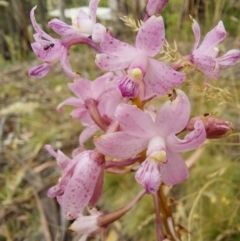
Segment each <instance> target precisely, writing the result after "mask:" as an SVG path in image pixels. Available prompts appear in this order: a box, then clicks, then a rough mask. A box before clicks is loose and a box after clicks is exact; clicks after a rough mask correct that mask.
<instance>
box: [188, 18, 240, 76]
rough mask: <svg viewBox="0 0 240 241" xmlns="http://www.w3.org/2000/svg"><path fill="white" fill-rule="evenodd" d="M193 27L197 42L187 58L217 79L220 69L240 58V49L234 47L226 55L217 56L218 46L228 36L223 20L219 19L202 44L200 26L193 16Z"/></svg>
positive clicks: (206, 74)
mask: <svg viewBox="0 0 240 241" xmlns="http://www.w3.org/2000/svg"><path fill="white" fill-rule="evenodd" d="M192 29H193V33H194V36H195V43H194V46H193V49H192V52H191V54H190V55H189V56H186V59H187V60H189V61H190V62H191V63H192V64H193V65H194V66H195V67H196V68H197V69H198V70H200V71H201V72H202V73H203V74H204V75H205V76H206V77H210V78H213V79H217V78H218V77H219V71H220V69H224V68H228V67H229V66H232V65H235V64H236V62H237V61H238V60H239V58H240V50H238V49H232V50H230V51H228V52H227V53H226V54H225V55H223V56H221V57H217V55H218V48H217V47H216V46H217V44H218V43H220V42H221V41H222V40H223V39H224V38H225V37H226V30H225V28H224V25H223V22H222V21H219V23H218V24H217V26H216V27H215V28H213V29H212V30H211V31H210V32H208V33H207V35H206V36H205V38H204V39H203V41H202V43H201V44H200V45H199V42H200V37H201V36H200V32H201V31H200V27H199V25H198V23H197V22H196V20H195V19H193V18H192Z"/></svg>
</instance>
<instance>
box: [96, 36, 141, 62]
mask: <svg viewBox="0 0 240 241" xmlns="http://www.w3.org/2000/svg"><path fill="white" fill-rule="evenodd" d="M100 46H101V48H102V50H103V52H105V53H107V54H112V55H117V56H123V57H124V58H129V56H131V57H132V59H133V58H134V57H135V56H136V55H137V54H138V51H137V50H136V49H135V48H134V47H133V46H131V45H129V44H127V43H125V42H122V41H120V40H118V39H115V38H113V37H112V36H110V35H109V34H107V33H105V34H104V35H103V39H102V41H101V43H100Z"/></svg>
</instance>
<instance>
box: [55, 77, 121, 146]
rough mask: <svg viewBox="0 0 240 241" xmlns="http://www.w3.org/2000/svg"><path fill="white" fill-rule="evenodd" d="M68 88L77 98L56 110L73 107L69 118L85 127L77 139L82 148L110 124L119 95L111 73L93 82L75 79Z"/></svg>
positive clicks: (63, 103)
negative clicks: (95, 134)
mask: <svg viewBox="0 0 240 241" xmlns="http://www.w3.org/2000/svg"><path fill="white" fill-rule="evenodd" d="M68 87H69V89H70V90H71V91H72V92H73V93H74V94H75V95H76V96H77V97H70V98H68V99H66V100H65V101H63V102H62V103H61V104H59V106H58V107H57V110H58V111H59V112H60V111H62V109H61V108H62V106H64V105H70V106H74V107H75V109H74V110H73V111H72V112H71V116H72V117H73V118H74V119H77V120H79V121H80V122H81V123H82V125H83V126H84V127H85V129H84V130H83V131H82V132H81V134H80V137H79V142H80V145H81V146H82V145H83V144H84V142H85V141H87V140H88V139H89V138H90V137H92V136H93V134H94V133H96V132H97V131H98V130H99V129H100V128H102V129H106V127H107V126H108V125H109V124H110V122H111V121H112V117H113V113H114V111H115V109H116V107H117V105H118V104H119V103H120V100H121V94H120V92H119V91H118V89H117V87H116V81H115V75H114V74H113V73H112V72H109V73H106V74H104V75H103V76H100V77H98V78H97V79H96V80H94V81H89V80H87V79H83V78H81V79H77V80H75V82H74V83H69V84H68ZM94 107H96V108H94ZM92 109H93V111H91V110H92Z"/></svg>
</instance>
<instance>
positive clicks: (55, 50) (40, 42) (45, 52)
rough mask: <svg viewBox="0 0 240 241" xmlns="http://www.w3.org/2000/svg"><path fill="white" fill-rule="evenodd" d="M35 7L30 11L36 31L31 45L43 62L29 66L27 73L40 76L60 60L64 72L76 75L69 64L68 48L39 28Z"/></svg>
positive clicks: (71, 75)
mask: <svg viewBox="0 0 240 241" xmlns="http://www.w3.org/2000/svg"><path fill="white" fill-rule="evenodd" d="M35 9H36V6H35V7H34V8H32V10H31V13H30V18H31V21H32V25H33V28H34V29H35V31H36V33H35V34H34V35H33V37H34V40H35V42H34V43H32V44H31V46H32V49H33V52H34V53H35V55H36V56H37V57H38V58H39V59H40V60H42V61H43V62H44V63H43V64H41V65H38V66H35V67H33V68H31V69H30V70H29V72H28V73H29V75H30V76H35V77H37V78H42V77H44V76H45V75H46V74H47V73H48V72H49V70H50V69H51V68H52V66H53V65H54V64H55V63H57V62H58V61H59V60H60V62H61V65H62V67H63V69H64V70H65V72H66V73H67V74H68V75H69V76H70V77H76V75H75V74H74V73H73V72H72V70H71V66H70V63H69V61H68V58H67V55H68V49H67V48H66V47H65V46H64V45H63V44H62V43H61V41H60V40H58V39H54V38H52V37H51V36H50V35H48V34H47V33H45V32H44V31H43V30H42V29H41V28H40V26H39V25H38V24H37V22H36V19H35V16H34V10H35Z"/></svg>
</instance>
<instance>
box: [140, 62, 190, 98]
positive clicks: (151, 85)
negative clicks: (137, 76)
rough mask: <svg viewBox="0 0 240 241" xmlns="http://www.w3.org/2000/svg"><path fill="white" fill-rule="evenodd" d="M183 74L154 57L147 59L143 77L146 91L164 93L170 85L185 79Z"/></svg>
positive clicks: (168, 89)
mask: <svg viewBox="0 0 240 241" xmlns="http://www.w3.org/2000/svg"><path fill="white" fill-rule="evenodd" d="M185 76H186V75H185V74H184V73H180V72H177V71H175V70H173V69H172V68H170V67H168V66H166V65H165V64H163V63H161V62H160V61H158V60H155V59H149V64H148V69H147V73H146V75H145V77H144V82H145V88H146V93H148V94H150V93H153V94H157V95H164V94H167V93H168V92H169V91H170V89H171V88H172V87H177V86H179V85H180V84H181V83H182V82H183V80H184V79H185Z"/></svg>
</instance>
